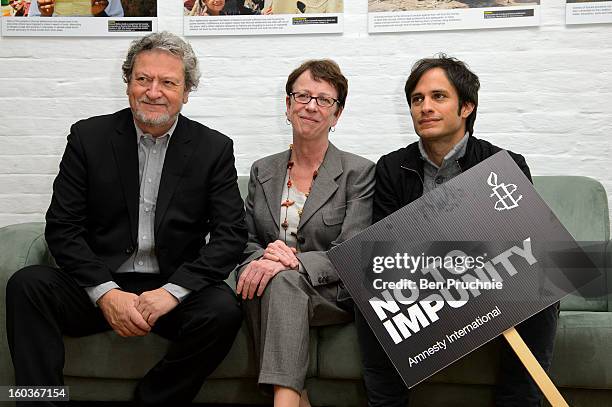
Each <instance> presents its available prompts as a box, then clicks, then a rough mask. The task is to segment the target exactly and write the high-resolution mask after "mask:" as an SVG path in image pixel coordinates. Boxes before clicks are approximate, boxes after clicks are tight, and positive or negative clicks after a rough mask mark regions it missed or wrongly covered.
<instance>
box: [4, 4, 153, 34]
mask: <svg viewBox="0 0 612 407" xmlns="http://www.w3.org/2000/svg"><path fill="white" fill-rule="evenodd" d="M2 16H3V17H4V23H3V25H2V35H6V36H11V35H13V36H107V35H108V36H125V35H142V34H143V33H148V32H152V31H157V1H156V0H2ZM23 17H27V18H23ZM50 17H53V18H50Z"/></svg>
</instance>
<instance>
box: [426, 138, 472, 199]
mask: <svg viewBox="0 0 612 407" xmlns="http://www.w3.org/2000/svg"><path fill="white" fill-rule="evenodd" d="M468 138H469V134H468V133H465V135H464V136H463V138H462V139H461V140H460V141H459V142H458V143H457V144H455V146H454V147H453V148H452V149H451V150H450V151H449V152H448V154H446V156H445V157H444V159H443V160H442V164H441V165H440V166H439V167H438V166H437V165H436V164H434V162H433V161H431V160H430V159H429V157H428V156H427V152H426V151H425V147H424V146H423V142H422V141H421V139H419V151H420V152H421V158H422V159H423V161H424V163H423V194H426V193H427V192H429V191H433V190H434V189H436V187H438V186H440V185H442V184H443V183H444V182H446V181H448V180H449V179H452V178H454V177H456V176H457V175H459V174H461V172H462V171H461V167H460V166H459V162H458V160H459V159H460V158H461V157H463V156H464V155H465V149H466V148H467V142H468Z"/></svg>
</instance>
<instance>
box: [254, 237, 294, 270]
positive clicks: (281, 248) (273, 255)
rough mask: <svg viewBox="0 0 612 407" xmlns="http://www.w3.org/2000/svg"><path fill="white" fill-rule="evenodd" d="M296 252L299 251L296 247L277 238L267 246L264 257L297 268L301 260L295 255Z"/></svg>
mask: <svg viewBox="0 0 612 407" xmlns="http://www.w3.org/2000/svg"><path fill="white" fill-rule="evenodd" d="M295 253H297V252H296V250H295V248H294V247H289V246H287V244H286V243H285V242H283V241H282V240H275V241H274V242H272V243H270V244H269V245H268V247H266V250H265V251H264V255H263V258H264V259H268V260H272V261H277V262H280V263H282V264H283V266H285V267H289V268H290V269H297V268H298V267H299V265H300V262H299V261H298V259H297V257H296V256H295Z"/></svg>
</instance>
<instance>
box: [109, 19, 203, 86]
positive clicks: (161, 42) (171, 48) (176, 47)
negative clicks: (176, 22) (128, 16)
mask: <svg viewBox="0 0 612 407" xmlns="http://www.w3.org/2000/svg"><path fill="white" fill-rule="evenodd" d="M154 49H160V50H164V51H168V52H170V53H171V54H172V55H176V56H177V57H179V58H181V59H182V60H183V68H184V70H185V90H186V91H187V92H191V91H192V90H195V89H196V88H197V87H198V83H199V82H200V69H199V68H198V57H197V56H196V54H195V52H193V48H191V45H189V44H188V43H186V42H185V41H183V39H182V38H181V37H179V36H177V35H175V34H172V33H170V32H168V31H162V32H158V33H153V34H149V35H147V36H144V37H142V38H139V39H137V40H135V41H133V42H132V44H131V45H130V49H129V50H128V53H127V56H126V57H125V61H123V65H122V66H121V68H122V70H123V81H124V82H125V83H129V82H130V78H131V77H132V69H134V61H135V60H136V56H137V55H138V54H139V53H141V52H143V51H149V50H154Z"/></svg>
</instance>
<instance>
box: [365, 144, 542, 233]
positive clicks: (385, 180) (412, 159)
mask: <svg viewBox="0 0 612 407" xmlns="http://www.w3.org/2000/svg"><path fill="white" fill-rule="evenodd" d="M501 150H502V149H501V148H499V147H497V146H494V145H493V144H491V143H489V142H488V141H485V140H480V139H477V138H476V137H474V136H470V137H469V138H468V142H467V146H466V150H465V155H464V156H463V157H461V158H460V159H459V160H458V164H459V167H460V168H461V171H466V170H468V169H470V168H472V167H473V166H475V165H477V164H478V163H480V162H481V161H483V160H484V159H486V158H489V157H490V156H492V155H493V154H495V153H497V152H499V151H501ZM508 153H510V156H511V157H512V159H513V160H514V161H515V162H516V163H517V164H518V166H519V167H520V168H521V170H522V171H523V173H525V175H526V176H527V178H529V180H530V181H531V173H530V172H529V167H528V166H527V163H526V162H525V158H524V157H523V156H522V155H520V154H516V153H513V152H511V151H508ZM423 163H424V162H423V159H422V158H421V153H420V151H419V145H418V143H417V142H415V143H412V144H410V145H408V146H407V147H404V148H400V149H399V150H396V151H393V152H391V153H389V154H386V155H384V156H382V157H381V158H380V160H378V163H377V164H376V192H375V194H374V213H373V217H372V222H373V223H374V222H378V221H379V220H381V219H383V218H385V217H387V216H388V215H390V214H392V213H393V212H395V211H397V210H398V209H400V208H402V207H404V206H405V205H408V204H409V203H411V202H412V201H414V200H416V199H418V198H420V197H421V195H423Z"/></svg>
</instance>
